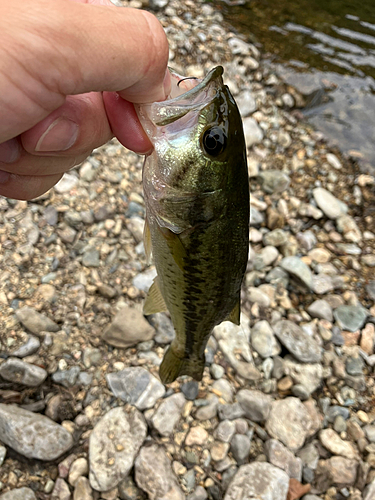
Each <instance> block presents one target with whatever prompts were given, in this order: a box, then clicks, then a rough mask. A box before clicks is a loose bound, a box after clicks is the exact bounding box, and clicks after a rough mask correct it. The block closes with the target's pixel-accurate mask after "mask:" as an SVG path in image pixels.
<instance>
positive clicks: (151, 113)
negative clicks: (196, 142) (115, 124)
mask: <svg viewBox="0 0 375 500" xmlns="http://www.w3.org/2000/svg"><path fill="white" fill-rule="evenodd" d="M170 72H171V81H172V89H171V93H170V97H169V99H167V100H165V101H160V102H153V103H150V104H139V105H137V106H136V110H137V113H138V116H139V119H140V121H141V123H142V126H143V128H144V129H145V132H146V134H147V135H148V136H149V137H150V138H151V137H152V135H153V132H154V130H155V127H164V126H166V125H169V124H171V123H173V122H175V121H177V120H180V119H181V118H183V117H184V116H185V115H187V114H188V113H190V112H191V111H195V112H199V111H200V110H201V109H202V108H203V107H205V106H206V105H207V104H209V103H210V102H211V101H212V100H213V99H215V97H216V95H217V92H218V91H219V90H220V89H222V88H223V85H224V84H223V79H222V74H223V68H222V66H217V67H216V68H214V69H212V70H211V71H210V72H209V73H208V74H207V75H206V76H205V78H203V79H199V78H195V77H190V78H189V77H184V76H181V75H179V74H177V73H175V72H174V71H173V70H170ZM196 114H197V113H195V115H196ZM181 125H182V123H180V126H181ZM186 125H187V123H186V122H184V123H183V126H184V127H186ZM151 140H152V139H151Z"/></svg>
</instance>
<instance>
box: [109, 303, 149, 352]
mask: <svg viewBox="0 0 375 500" xmlns="http://www.w3.org/2000/svg"><path fill="white" fill-rule="evenodd" d="M154 333H155V330H154V328H153V327H152V326H151V325H150V323H149V322H148V321H147V320H146V319H145V317H144V316H143V314H142V312H141V311H139V310H138V309H136V308H135V307H127V306H126V307H122V308H121V309H120V310H119V312H118V313H117V314H116V316H115V317H114V319H113V321H112V323H111V324H110V326H109V327H108V328H107V330H106V331H105V332H104V334H103V340H104V341H105V342H107V344H110V345H113V346H115V347H121V348H127V347H131V346H133V345H136V344H138V343H139V342H145V341H147V340H151V339H152V337H153V336H154Z"/></svg>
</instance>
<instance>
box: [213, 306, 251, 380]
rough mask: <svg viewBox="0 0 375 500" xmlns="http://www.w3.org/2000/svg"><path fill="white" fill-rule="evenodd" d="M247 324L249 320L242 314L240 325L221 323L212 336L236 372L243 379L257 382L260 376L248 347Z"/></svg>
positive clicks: (248, 333) (248, 329)
mask: <svg viewBox="0 0 375 500" xmlns="http://www.w3.org/2000/svg"><path fill="white" fill-rule="evenodd" d="M249 323H250V320H249V318H248V317H247V316H246V315H245V314H243V313H242V314H241V324H240V325H234V324H233V323H232V322H230V321H223V322H222V323H221V324H220V325H218V326H216V327H215V328H214V331H213V334H214V336H215V338H216V340H217V341H218V343H219V348H220V350H221V351H222V352H223V354H224V356H225V358H226V360H227V361H228V363H229V364H230V365H231V366H232V367H233V368H234V369H235V370H236V372H237V373H238V374H239V375H240V376H241V377H243V378H245V379H248V380H259V379H260V377H261V374H260V372H259V371H258V370H257V368H256V367H255V366H254V362H253V357H252V354H251V350H250V345H249V336H250V327H249ZM239 356H240V359H239ZM241 358H242V359H241Z"/></svg>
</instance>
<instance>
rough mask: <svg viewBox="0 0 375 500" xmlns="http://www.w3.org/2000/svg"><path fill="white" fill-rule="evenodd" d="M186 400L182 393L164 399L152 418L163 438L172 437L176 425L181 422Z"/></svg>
mask: <svg viewBox="0 0 375 500" xmlns="http://www.w3.org/2000/svg"><path fill="white" fill-rule="evenodd" d="M185 403H186V400H185V397H184V395H183V394H182V393H181V392H178V393H177V394H172V396H169V398H166V399H164V400H163V401H162V402H161V404H160V406H159V408H158V409H157V410H156V411H155V413H154V414H153V416H152V419H151V422H152V425H153V426H154V428H155V429H156V430H157V431H158V432H159V434H161V435H162V436H170V435H171V434H172V432H173V429H174V428H175V426H176V424H177V423H178V421H179V420H180V417H181V413H182V410H183V408H184V406H185Z"/></svg>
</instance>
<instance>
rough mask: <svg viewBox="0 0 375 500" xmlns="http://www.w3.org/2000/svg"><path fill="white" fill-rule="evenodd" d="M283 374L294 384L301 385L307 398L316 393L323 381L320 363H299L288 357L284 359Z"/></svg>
mask: <svg viewBox="0 0 375 500" xmlns="http://www.w3.org/2000/svg"><path fill="white" fill-rule="evenodd" d="M284 372H285V375H289V376H290V377H291V378H292V380H293V382H294V383H295V384H298V385H302V386H303V387H304V388H305V390H306V391H307V395H308V396H309V395H310V394H312V393H313V392H314V391H316V389H317V388H318V387H319V386H320V384H321V383H322V380H323V366H322V365H321V364H320V363H299V362H298V361H294V360H293V359H291V357H289V356H287V357H286V358H285V359H284Z"/></svg>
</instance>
